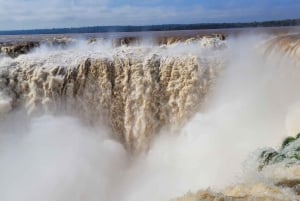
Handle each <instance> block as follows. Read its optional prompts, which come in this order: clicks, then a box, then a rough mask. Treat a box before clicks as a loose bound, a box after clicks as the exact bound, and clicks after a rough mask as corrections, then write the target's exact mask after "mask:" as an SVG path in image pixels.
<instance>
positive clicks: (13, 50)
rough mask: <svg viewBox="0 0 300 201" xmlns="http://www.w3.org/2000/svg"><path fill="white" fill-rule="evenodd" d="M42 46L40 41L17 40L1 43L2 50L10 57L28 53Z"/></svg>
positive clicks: (0, 48)
mask: <svg viewBox="0 0 300 201" xmlns="http://www.w3.org/2000/svg"><path fill="white" fill-rule="evenodd" d="M38 46H40V43H39V42H16V43H8V44H6V43H3V44H0V50H1V51H0V52H1V53H2V54H4V55H7V56H10V57H13V58H14V57H17V56H19V55H20V54H27V53H28V52H29V51H30V50H32V49H33V48H35V47H38Z"/></svg>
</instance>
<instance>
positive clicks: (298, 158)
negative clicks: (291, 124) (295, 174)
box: [258, 134, 300, 170]
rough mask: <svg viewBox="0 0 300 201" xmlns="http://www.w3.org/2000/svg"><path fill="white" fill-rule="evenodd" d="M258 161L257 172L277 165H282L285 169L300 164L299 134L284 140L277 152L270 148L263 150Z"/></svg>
mask: <svg viewBox="0 0 300 201" xmlns="http://www.w3.org/2000/svg"><path fill="white" fill-rule="evenodd" d="M258 160H259V166H258V169H259V170H262V169H263V168H264V167H266V166H268V165H273V164H277V163H283V164H284V165H285V166H287V167H289V166H292V165H295V164H300V134H298V135H296V137H287V138H285V139H284V141H283V142H282V145H281V148H280V149H279V150H277V151H276V150H275V149H272V148H269V149H265V150H263V151H262V152H261V153H260V155H259V159H258Z"/></svg>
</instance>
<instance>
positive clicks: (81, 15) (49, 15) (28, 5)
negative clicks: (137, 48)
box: [0, 0, 299, 30]
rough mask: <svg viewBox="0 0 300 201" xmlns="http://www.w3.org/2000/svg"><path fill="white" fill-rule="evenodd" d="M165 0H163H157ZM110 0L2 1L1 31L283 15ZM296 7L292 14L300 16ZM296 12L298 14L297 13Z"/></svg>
mask: <svg viewBox="0 0 300 201" xmlns="http://www.w3.org/2000/svg"><path fill="white" fill-rule="evenodd" d="M156 1H161V0H156ZM109 5H110V2H109V0H51V1H49V0H0V30H1V29H2V30H4V29H31V28H53V27H78V26H93V25H100V26H101V25H128V24H130V25H144V24H165V23H200V22H224V21H245V20H250V21H251V20H264V19H267V17H266V15H268V14H269V19H270V18H275V19H277V18H280V17H281V18H282V16H283V15H282V10H281V8H280V7H278V8H276V7H275V8H274V9H272V12H266V11H265V10H263V9H262V8H259V7H253V6H251V7H250V8H249V7H247V6H246V7H244V8H231V9H230V10H227V9H204V8H203V7H201V6H200V5H199V6H193V7H192V6H185V7H184V8H181V7H176V6H165V5H162V4H157V6H145V5H144V6H136V5H135V6H134V5H125V6H119V7H110V6H109ZM298 9H299V8H297V7H295V8H292V6H291V10H290V12H289V15H287V16H288V17H295V16H296V15H298V14H297V13H298V12H297V10H298ZM295 13H296V14H295Z"/></svg>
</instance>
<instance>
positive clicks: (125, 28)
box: [0, 19, 300, 35]
mask: <svg viewBox="0 0 300 201" xmlns="http://www.w3.org/2000/svg"><path fill="white" fill-rule="evenodd" d="M298 25H300V19H288V20H280V21H265V22H244V23H198V24H165V25H146V26H92V27H78V28H57V29H34V30H12V31H0V35H22V34H66V33H104V32H139V31H171V30H195V29H221V28H244V27H278V26H298Z"/></svg>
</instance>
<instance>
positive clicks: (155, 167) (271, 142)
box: [0, 37, 300, 201]
mask: <svg viewBox="0 0 300 201" xmlns="http://www.w3.org/2000/svg"><path fill="white" fill-rule="evenodd" d="M263 40H264V39H263V38H259V37H243V38H238V39H231V40H229V41H228V50H227V51H226V59H227V60H228V61H229V63H228V64H227V65H226V68H225V70H224V72H222V74H221V75H220V76H219V78H218V80H217V83H216V87H215V88H214V90H213V91H212V93H211V94H210V97H209V100H208V102H207V104H206V105H205V107H204V108H203V111H202V112H198V113H197V114H195V115H194V117H193V118H192V119H191V120H190V121H189V122H188V123H187V124H186V125H185V126H184V128H183V129H182V130H181V131H180V132H173V131H168V130H167V131H161V133H160V134H159V135H158V137H157V138H156V139H155V140H154V142H153V143H152V145H151V147H150V150H149V152H148V153H144V154H141V155H139V156H137V157H132V156H130V155H129V154H127V153H126V151H125V150H124V149H123V147H122V145H121V144H119V143H118V142H116V141H114V140H113V139H111V138H110V136H111V133H110V131H109V129H107V128H105V127H104V126H101V125H99V126H98V127H88V126H86V125H84V124H82V123H81V122H80V121H79V120H77V119H76V118H75V117H70V116H63V115H62V116H53V115H52V116H51V115H43V116H41V117H35V118H30V119H29V118H28V117H27V116H26V115H24V114H23V112H18V113H10V114H9V115H8V116H6V117H5V118H3V120H0V121H1V123H0V131H1V135H0V200H1V201H38V200H46V201H86V200H88V201H93V200H122V201H139V200H145V201H148V200H149V201H152V200H156V201H160V200H161V201H165V200H168V199H171V198H174V197H176V196H180V195H182V194H184V193H186V192H187V191H189V190H191V191H196V190H199V189H203V188H204V189H205V188H207V187H209V186H211V187H214V188H223V187H226V186H227V185H231V184H235V183H238V182H241V181H243V180H244V178H246V177H244V176H243V174H242V173H241V172H242V171H243V170H245V169H247V168H245V169H244V167H243V166H242V163H243V161H244V160H245V159H246V158H247V157H248V155H249V154H251V153H252V152H253V151H255V150H256V149H257V148H259V147H264V146H276V145H278V144H279V143H280V142H281V140H282V138H283V137H285V136H286V135H287V133H288V132H295V131H297V132H298V131H299V130H298V129H297V127H296V124H297V122H298V120H299V119H298V117H299V115H294V114H293V112H291V108H294V107H296V108H298V107H297V105H299V104H298V102H299V100H300V97H299V96H300V93H299V91H300V85H299V84H298V83H299V80H300V72H299V71H300V68H299V65H298V64H297V63H293V62H289V60H290V59H286V60H281V62H280V63H278V58H281V55H280V54H278V55H279V57H272V58H268V60H269V61H268V62H266V60H267V59H266V58H261V57H260V55H261V53H260V49H259V48H258V47H257V46H258V45H259V44H260V41H263ZM178 48H179V50H180V46H179V47H178ZM25 56H26V55H25ZM292 111H294V110H292ZM295 134H296V133H295ZM246 174H248V173H246ZM248 176H249V175H248ZM247 178H248V177H247ZM252 179H253V180H256V179H259V178H252ZM247 182H250V181H247Z"/></svg>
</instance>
